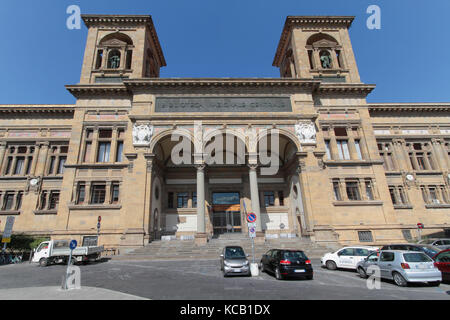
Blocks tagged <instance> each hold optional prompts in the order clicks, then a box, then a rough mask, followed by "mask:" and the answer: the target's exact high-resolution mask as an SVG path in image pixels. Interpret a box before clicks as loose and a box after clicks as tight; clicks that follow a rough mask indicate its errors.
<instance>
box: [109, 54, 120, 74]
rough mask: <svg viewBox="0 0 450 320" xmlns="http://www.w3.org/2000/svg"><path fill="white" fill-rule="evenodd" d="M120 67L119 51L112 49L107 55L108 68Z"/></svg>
mask: <svg viewBox="0 0 450 320" xmlns="http://www.w3.org/2000/svg"><path fill="white" fill-rule="evenodd" d="M119 67H120V51H119V50H117V49H113V50H111V51H110V52H109V55H108V69H118V68H119Z"/></svg>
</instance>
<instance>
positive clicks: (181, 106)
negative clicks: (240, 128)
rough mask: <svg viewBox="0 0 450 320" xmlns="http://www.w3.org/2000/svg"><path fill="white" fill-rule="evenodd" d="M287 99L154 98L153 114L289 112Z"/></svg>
mask: <svg viewBox="0 0 450 320" xmlns="http://www.w3.org/2000/svg"><path fill="white" fill-rule="evenodd" d="M291 111H292V107H291V100H290V98H288V97H264V98H263V97H261V98H234V97H233V98H231V97H230V98H215V97H214V98H190V97H189V98H188V97H186V98H163V97H161V98H156V106H155V112H291Z"/></svg>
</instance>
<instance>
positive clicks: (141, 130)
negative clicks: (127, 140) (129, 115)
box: [133, 124, 153, 146]
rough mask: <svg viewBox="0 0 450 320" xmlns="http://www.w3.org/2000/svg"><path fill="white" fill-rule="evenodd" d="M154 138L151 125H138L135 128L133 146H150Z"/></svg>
mask: <svg viewBox="0 0 450 320" xmlns="http://www.w3.org/2000/svg"><path fill="white" fill-rule="evenodd" d="M152 136H153V126H152V125H149V124H144V125H137V124H135V125H134V127H133V145H134V146H148V145H150V140H151V138H152Z"/></svg>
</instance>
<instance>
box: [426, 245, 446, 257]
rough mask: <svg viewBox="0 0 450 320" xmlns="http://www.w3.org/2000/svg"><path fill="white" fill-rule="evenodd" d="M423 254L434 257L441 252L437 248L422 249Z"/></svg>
mask: <svg viewBox="0 0 450 320" xmlns="http://www.w3.org/2000/svg"><path fill="white" fill-rule="evenodd" d="M421 248H422V250H423V252H425V253H426V254H427V256H429V257H434V256H435V255H436V254H438V253H439V252H440V251H441V250H439V249H438V248H436V247H431V246H430V247H425V246H424V247H421Z"/></svg>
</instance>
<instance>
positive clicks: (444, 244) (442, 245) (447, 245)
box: [419, 239, 450, 250]
mask: <svg viewBox="0 0 450 320" xmlns="http://www.w3.org/2000/svg"><path fill="white" fill-rule="evenodd" d="M419 243H420V244H429V245H432V246H435V247H438V248H439V249H441V250H445V249H450V239H425V240H421V241H419Z"/></svg>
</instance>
